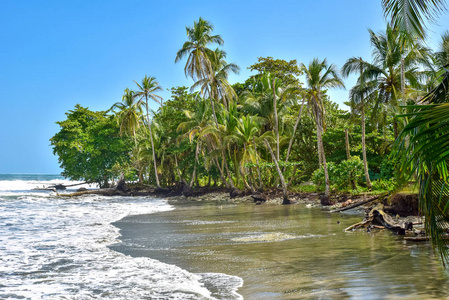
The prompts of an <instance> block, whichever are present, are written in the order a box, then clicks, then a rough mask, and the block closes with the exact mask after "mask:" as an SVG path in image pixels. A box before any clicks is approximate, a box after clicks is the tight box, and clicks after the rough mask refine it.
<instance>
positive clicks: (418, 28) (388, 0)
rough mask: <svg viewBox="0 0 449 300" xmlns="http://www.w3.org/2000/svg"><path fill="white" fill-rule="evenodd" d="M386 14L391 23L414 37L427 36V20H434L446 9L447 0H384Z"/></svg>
mask: <svg viewBox="0 0 449 300" xmlns="http://www.w3.org/2000/svg"><path fill="white" fill-rule="evenodd" d="M382 7H383V9H384V15H385V16H389V17H391V25H392V26H393V27H396V28H399V30H400V31H402V32H407V33H408V34H410V35H411V36H412V37H418V38H421V39H423V38H424V37H425V24H424V21H425V20H430V21H434V20H435V17H436V16H438V15H439V14H440V13H441V12H443V11H445V9H446V1H445V0H382Z"/></svg>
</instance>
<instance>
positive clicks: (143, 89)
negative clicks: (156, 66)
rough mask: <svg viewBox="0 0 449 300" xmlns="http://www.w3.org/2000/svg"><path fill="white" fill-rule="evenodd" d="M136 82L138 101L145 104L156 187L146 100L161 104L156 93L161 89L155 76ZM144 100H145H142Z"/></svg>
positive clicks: (157, 183) (157, 181) (154, 153)
mask: <svg viewBox="0 0 449 300" xmlns="http://www.w3.org/2000/svg"><path fill="white" fill-rule="evenodd" d="M134 82H135V83H136V84H137V87H138V88H139V91H137V92H136V94H135V95H136V97H140V99H139V101H140V103H141V104H142V105H145V108H146V112H147V115H146V117H147V124H148V129H149V131H150V140H151V148H152V152H153V165H154V175H155V177H156V185H157V187H158V188H160V187H161V185H160V183H159V176H158V174H157V162H156V151H155V149H154V141H153V132H152V129H151V121H150V109H149V105H148V100H150V99H151V100H153V101H155V102H156V103H158V104H160V105H162V97H161V96H159V95H156V94H155V93H156V92H159V91H162V87H161V86H160V85H159V83H158V82H157V81H156V78H154V77H148V76H147V75H145V77H144V78H143V79H142V82H141V83H140V84H139V83H138V82H136V81H134ZM143 100H145V102H143Z"/></svg>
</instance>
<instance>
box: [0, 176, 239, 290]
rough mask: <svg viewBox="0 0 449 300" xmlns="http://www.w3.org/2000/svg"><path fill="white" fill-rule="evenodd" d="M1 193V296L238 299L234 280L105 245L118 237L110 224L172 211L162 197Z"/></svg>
mask: <svg viewBox="0 0 449 300" xmlns="http://www.w3.org/2000/svg"><path fill="white" fill-rule="evenodd" d="M40 183H42V182H40ZM21 188H22V186H21ZM6 194H8V193H6ZM4 195H5V192H1V193H0V277H1V278H2V280H1V282H0V298H8V297H10V298H18V297H26V298H31V299H42V298H44V299H46V298H51V299H54V298H55V299H60V298H64V299H92V298H93V299H142V298H147V299H148V298H157V299H214V298H215V297H218V298H220V299H241V296H240V295H238V294H237V293H236V290H237V288H238V287H239V286H241V284H242V283H241V279H240V278H238V277H234V276H228V275H225V274H192V273H189V272H187V271H186V270H183V269H181V268H179V267H177V266H174V265H168V264H165V263H162V262H159V261H157V260H154V259H150V258H132V257H130V256H125V255H124V254H121V253H118V252H115V251H113V250H110V249H109V248H108V247H107V245H110V244H112V243H116V242H118V237H119V233H118V229H117V228H116V227H114V226H112V225H111V222H113V221H117V220H119V219H121V218H123V217H124V216H127V215H133V214H149V213H154V212H161V211H167V210H171V209H173V207H172V206H170V205H169V204H168V203H167V201H166V200H161V199H151V198H144V197H133V198H123V197H101V196H86V197H79V198H73V199H72V198H70V199H61V198H54V197H48V195H43V194H41V195H36V194H31V195H30V194H29V193H28V195H23V196H20V197H17V198H15V199H7V198H5V197H4ZM16 195H17V194H16ZM2 198H3V199H2ZM225 282H230V283H227V284H226V283H225ZM205 285H206V286H209V285H210V286H212V287H213V292H211V291H210V290H209V289H208V288H206V287H205Z"/></svg>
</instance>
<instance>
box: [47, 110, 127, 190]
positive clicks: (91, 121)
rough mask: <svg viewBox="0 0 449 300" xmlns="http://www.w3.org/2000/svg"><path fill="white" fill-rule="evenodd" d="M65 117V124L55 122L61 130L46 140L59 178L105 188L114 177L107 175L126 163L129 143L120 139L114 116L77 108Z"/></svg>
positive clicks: (112, 174) (110, 174) (112, 173)
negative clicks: (59, 168) (58, 171)
mask: <svg viewBox="0 0 449 300" xmlns="http://www.w3.org/2000/svg"><path fill="white" fill-rule="evenodd" d="M66 115H67V119H66V120H65V121H61V122H56V123H57V124H58V125H59V126H60V127H61V129H60V131H59V132H58V133H56V134H55V135H54V136H53V137H52V138H51V139H50V142H51V145H52V146H53V153H54V154H55V155H57V156H58V158H59V163H60V166H61V168H62V169H63V172H62V175H63V176H64V177H66V178H70V179H72V180H84V181H87V182H96V183H98V184H99V185H100V186H101V187H106V186H108V182H109V181H110V180H112V179H113V178H114V175H116V173H115V174H114V172H113V171H111V169H112V168H113V166H114V165H115V164H117V163H125V162H127V161H128V160H129V156H128V153H129V151H130V149H131V148H130V145H131V144H132V142H131V141H130V140H129V138H126V137H123V138H122V137H120V134H119V132H120V129H119V125H118V124H117V121H116V120H115V117H114V116H107V115H105V113H104V112H93V111H90V110H89V109H87V108H84V107H82V106H80V105H79V104H77V105H76V106H75V109H74V110H71V111H69V112H68V113H66Z"/></svg>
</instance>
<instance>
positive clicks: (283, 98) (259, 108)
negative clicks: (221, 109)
mask: <svg viewBox="0 0 449 300" xmlns="http://www.w3.org/2000/svg"><path fill="white" fill-rule="evenodd" d="M299 91H300V88H299V87H298V86H297V85H295V84H291V85H288V86H285V85H283V83H282V82H281V81H280V80H279V79H278V78H275V77H273V76H272V75H271V74H262V75H261V76H258V77H257V78H255V84H254V88H253V91H246V92H244V93H243V94H242V95H241V99H242V101H243V111H244V112H247V113H250V114H253V115H257V116H259V117H260V118H261V119H262V120H263V125H265V128H264V129H265V131H270V130H273V131H274V133H275V135H276V154H275V155H276V158H277V159H278V160H279V157H280V152H281V151H280V133H279V129H280V123H282V122H280V120H282V118H283V116H284V114H285V113H286V110H287V109H286V108H287V107H288V106H289V105H291V104H292V103H293V101H294V100H295V99H296V95H297V94H298V92H299Z"/></svg>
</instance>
